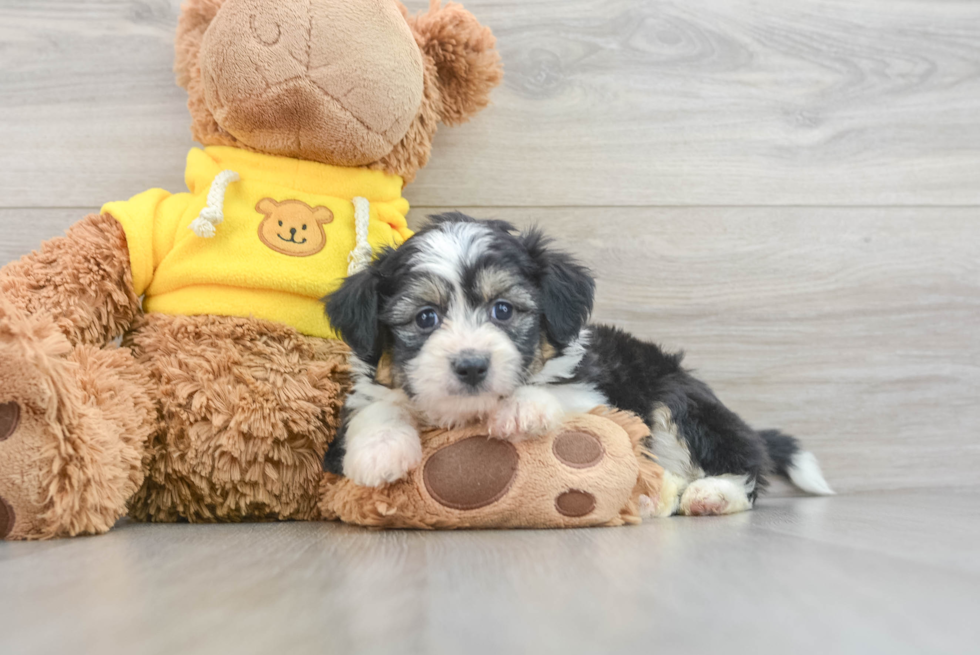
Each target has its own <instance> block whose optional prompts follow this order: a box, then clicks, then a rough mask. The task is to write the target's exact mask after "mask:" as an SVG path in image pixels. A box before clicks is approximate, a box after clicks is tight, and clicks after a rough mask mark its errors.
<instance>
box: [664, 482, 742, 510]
mask: <svg viewBox="0 0 980 655" xmlns="http://www.w3.org/2000/svg"><path fill="white" fill-rule="evenodd" d="M745 486H746V485H745V477H744V476H736V475H721V476H716V477H711V478H701V479H700V480H695V481H694V482H692V483H691V484H690V485H688V487H687V489H685V490H684V494H683V495H682V496H681V507H680V510H681V514H686V515H687V516H715V515H719V514H735V513H736V512H744V511H745V510H747V509H751V508H752V502H751V501H750V500H749V497H748V494H747V493H746V491H745Z"/></svg>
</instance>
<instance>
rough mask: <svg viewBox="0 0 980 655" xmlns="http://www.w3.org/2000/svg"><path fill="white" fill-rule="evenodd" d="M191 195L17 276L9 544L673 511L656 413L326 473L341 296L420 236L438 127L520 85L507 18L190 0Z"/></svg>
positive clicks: (105, 228) (452, 434) (445, 442)
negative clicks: (503, 60)
mask: <svg viewBox="0 0 980 655" xmlns="http://www.w3.org/2000/svg"><path fill="white" fill-rule="evenodd" d="M175 71H176V75H177V81H178V83H179V84H180V85H181V86H183V87H184V88H185V89H186V90H187V92H188V97H189V100H188V107H189V109H190V114H191V119H192V133H193V135H194V137H195V139H196V140H197V141H198V142H200V143H201V144H202V145H203V146H204V148H203V149H198V148H195V149H193V150H191V151H190V153H189V154H188V156H187V163H186V175H185V179H186V184H187V189H188V190H187V192H184V193H177V194H172V193H169V192H167V191H164V190H162V189H151V190H149V191H146V192H144V193H141V194H139V195H137V196H135V197H133V198H131V199H129V200H127V201H117V202H109V203H107V204H106V205H104V206H103V207H102V209H101V211H100V212H99V213H98V214H92V215H90V216H87V217H85V218H84V219H82V220H81V221H80V222H79V223H77V224H75V225H74V226H73V227H71V228H70V229H69V230H68V232H67V234H66V235H65V236H64V237H61V238H56V239H52V240H50V241H48V242H46V243H44V244H43V245H42V246H41V247H40V248H39V249H38V250H36V251H35V252H33V253H31V254H29V255H26V256H25V257H23V258H22V259H20V260H19V261H17V262H13V263H11V264H8V265H7V266H5V267H3V268H2V269H0V539H49V538H55V537H67V536H74V535H81V534H99V533H104V532H106V531H108V530H109V529H110V528H111V527H112V526H113V525H114V524H115V523H116V521H117V520H118V519H119V518H120V517H122V516H124V515H127V514H128V516H129V517H130V518H132V519H134V520H138V521H160V522H173V521H190V522H208V521H245V520H250V521H257V520H320V519H334V520H342V521H347V522H349V523H355V524H360V525H366V526H373V527H389V528H467V527H477V528H487V527H497V528H505V527H580V526H592V525H623V524H632V523H637V522H639V520H640V516H641V514H644V515H663V514H665V512H664V508H666V509H667V511H666V513H669V509H670V507H671V502H672V501H671V498H673V497H674V495H676V494H674V495H672V492H671V487H670V484H669V479H667V480H665V479H664V474H663V470H662V469H660V468H659V467H658V466H657V465H656V463H655V462H654V461H653V459H652V458H651V456H650V455H649V453H648V452H647V451H646V449H645V447H644V444H645V443H646V442H645V440H646V437H647V436H648V435H649V430H647V427H646V425H645V424H644V423H643V422H642V421H640V420H639V419H638V418H636V417H635V416H632V415H628V414H625V413H622V412H615V411H611V410H604V409H601V408H600V409H596V410H594V411H593V412H592V413H591V414H588V415H579V416H570V417H567V420H566V421H565V423H564V424H563V425H562V426H561V428H560V429H559V430H558V431H556V432H555V433H554V434H551V435H548V436H546V437H543V438H540V439H533V440H526V441H524V442H521V443H519V444H516V445H511V444H509V443H505V442H503V441H498V440H493V439H490V438H489V437H488V436H487V431H486V428H485V426H482V425H473V426H465V427H462V428H456V429H453V430H440V429H429V430H427V431H423V433H422V440H423V443H424V453H423V454H424V458H423V462H422V464H421V465H420V466H419V467H418V468H417V469H416V470H415V471H413V472H412V474H411V475H410V476H409V478H407V479H405V480H401V481H399V482H397V483H393V484H391V485H388V486H387V487H383V488H379V489H367V488H363V487H357V486H356V485H353V484H352V483H351V481H350V480H347V479H345V478H342V477H338V476H335V475H332V474H330V473H327V472H324V471H323V469H322V464H321V462H322V460H323V458H324V455H325V454H326V452H327V450H328V448H329V445H330V442H331V441H332V439H333V438H334V435H335V433H336V430H337V427H338V424H339V422H340V411H341V408H342V405H343V401H344V397H345V394H346V392H347V391H348V389H349V386H350V369H349V366H348V354H349V350H348V348H347V346H346V345H345V344H343V343H342V342H341V341H340V340H338V338H337V335H336V334H335V333H334V330H333V329H332V328H331V326H330V324H329V322H328V320H327V318H326V316H325V313H324V308H323V305H322V302H321V300H322V298H323V297H324V296H326V295H328V294H329V293H330V292H331V291H332V290H334V289H336V287H337V286H339V283H340V281H341V280H342V279H343V278H344V276H346V275H348V274H350V273H352V272H354V271H356V270H358V268H359V267H361V266H364V265H366V264H367V263H368V262H370V260H371V258H372V256H373V254H374V253H376V252H378V251H380V250H381V249H384V248H391V247H397V246H398V245H400V244H401V243H402V242H403V241H404V240H405V239H407V238H408V237H410V235H411V231H410V230H409V229H408V226H407V223H406V213H407V211H408V203H407V202H406V201H405V199H404V198H403V197H402V188H403V186H404V185H405V184H406V183H408V182H411V181H412V179H413V178H414V177H415V175H416V173H417V171H418V170H419V169H420V168H421V167H422V166H424V165H425V164H426V162H427V161H428V158H429V155H430V149H431V144H432V138H433V135H434V133H435V130H436V126H437V124H438V123H440V122H441V123H445V124H447V125H457V124H459V123H462V122H464V121H466V120H468V119H469V118H471V117H472V116H473V115H474V114H476V113H477V112H478V111H480V110H481V109H482V108H483V107H485V106H486V105H487V103H488V100H489V92H490V90H491V89H492V88H493V87H494V86H496V85H497V84H498V83H499V81H500V79H501V75H502V73H501V66H500V58H499V56H498V54H497V52H496V50H495V42H494V38H493V35H492V34H491V32H490V30H489V29H487V28H485V27H483V26H481V25H480V24H479V22H477V20H476V19H475V18H474V17H473V16H472V15H471V14H470V13H469V12H467V11H466V10H464V9H463V8H462V7H461V6H459V5H456V4H452V3H449V4H446V5H441V4H440V2H439V0H432V2H431V3H430V6H429V9H428V11H427V12H425V13H421V14H419V15H414V16H412V15H409V14H408V12H407V11H406V9H405V8H404V7H403V6H402V5H401V4H400V3H398V2H397V1H396V0H187V2H186V3H185V4H184V6H183V7H182V13H181V16H180V20H179V24H178V29H177V35H176V63H175Z"/></svg>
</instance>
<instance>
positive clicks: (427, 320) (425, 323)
mask: <svg viewBox="0 0 980 655" xmlns="http://www.w3.org/2000/svg"><path fill="white" fill-rule="evenodd" d="M415 324H416V325H418V326H419V327H420V328H422V329H423V330H432V329H435V327H436V326H437V325H439V314H438V313H437V312H436V310H434V309H432V308H431V307H426V308H425V309H423V310H422V311H420V312H419V313H418V314H416V315H415Z"/></svg>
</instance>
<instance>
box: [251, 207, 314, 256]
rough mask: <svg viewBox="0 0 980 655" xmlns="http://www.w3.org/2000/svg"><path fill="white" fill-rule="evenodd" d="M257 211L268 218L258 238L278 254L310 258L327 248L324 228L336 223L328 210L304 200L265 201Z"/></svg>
mask: <svg viewBox="0 0 980 655" xmlns="http://www.w3.org/2000/svg"><path fill="white" fill-rule="evenodd" d="M255 211H257V212H259V213H260V214H263V215H264V216H265V218H264V219H263V220H262V222H261V223H260V224H259V239H261V240H262V243H264V244H265V245H267V246H269V247H270V248H272V249H273V250H275V251H276V252H278V253H282V254H283V255H290V256H292V257H308V256H310V255H315V254H317V253H318V252H320V251H321V250H323V246H325V245H327V235H326V232H324V230H323V226H324V225H325V224H326V223H331V222H333V212H332V211H330V210H329V209H327V208H326V207H310V206H309V205H307V204H306V203H305V202H303V201H301V200H283V201H282V202H277V201H275V200H273V199H272V198H263V199H262V200H260V201H259V203H258V204H257V205H255Z"/></svg>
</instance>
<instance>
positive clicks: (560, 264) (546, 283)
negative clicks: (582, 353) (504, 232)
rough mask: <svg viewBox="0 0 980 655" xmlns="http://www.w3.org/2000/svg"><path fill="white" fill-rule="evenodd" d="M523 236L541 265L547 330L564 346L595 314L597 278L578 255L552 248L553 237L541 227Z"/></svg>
mask: <svg viewBox="0 0 980 655" xmlns="http://www.w3.org/2000/svg"><path fill="white" fill-rule="evenodd" d="M521 238H522V240H523V242H524V246H525V247H526V248H527V252H528V254H530V255H531V258H532V259H533V260H534V261H535V263H536V264H537V266H538V271H539V275H540V278H539V280H540V282H539V284H540V287H541V313H542V315H543V316H544V328H545V331H546V332H547V334H548V338H549V339H550V340H551V341H552V342H554V343H555V344H556V345H559V346H564V345H566V344H568V343H569V342H571V341H572V340H573V339H574V338H575V337H577V336H578V333H579V331H580V330H581V329H582V328H583V327H584V326H585V323H586V321H588V320H589V316H590V315H591V314H592V302H593V299H594V297H595V280H594V279H593V278H592V274H591V273H590V272H589V269H587V268H585V267H584V266H582V265H581V264H579V263H578V262H577V261H575V258H574V257H572V256H571V255H569V254H568V253H566V252H561V251H559V250H551V249H550V248H549V247H548V246H549V244H550V240H549V239H548V238H546V237H544V236H543V235H542V234H541V232H539V231H538V230H535V229H532V230H529V231H528V232H526V233H525V234H524V235H522V237H521Z"/></svg>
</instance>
